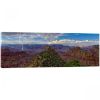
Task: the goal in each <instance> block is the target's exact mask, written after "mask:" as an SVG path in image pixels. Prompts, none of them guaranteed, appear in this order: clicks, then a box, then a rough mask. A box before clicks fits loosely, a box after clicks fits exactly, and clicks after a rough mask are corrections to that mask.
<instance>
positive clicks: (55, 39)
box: [1, 32, 99, 47]
mask: <svg viewBox="0 0 100 100" xmlns="http://www.w3.org/2000/svg"><path fill="white" fill-rule="evenodd" d="M1 36H2V38H1V39H2V44H62V45H68V46H80V47H82V46H91V45H98V44H99V34H97V33H94V34H93V33H25V32H23V33H21V32H2V33H1Z"/></svg>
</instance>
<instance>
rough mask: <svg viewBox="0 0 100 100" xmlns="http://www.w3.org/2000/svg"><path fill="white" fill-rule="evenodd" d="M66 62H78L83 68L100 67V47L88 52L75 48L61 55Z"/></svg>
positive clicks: (94, 47)
mask: <svg viewBox="0 0 100 100" xmlns="http://www.w3.org/2000/svg"><path fill="white" fill-rule="evenodd" d="M60 55H61V57H62V59H63V60H64V61H70V60H74V59H76V60H78V61H79V62H80V64H81V65H82V66H98V65H99V47H98V46H93V47H92V48H89V50H88V51H86V50H83V49H82V48H80V47H74V48H72V49H70V50H69V51H68V52H66V53H63V54H60Z"/></svg>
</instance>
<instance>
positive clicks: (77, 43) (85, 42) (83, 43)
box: [49, 39, 99, 47]
mask: <svg viewBox="0 0 100 100" xmlns="http://www.w3.org/2000/svg"><path fill="white" fill-rule="evenodd" d="M49 44H62V45H68V46H80V47H83V46H91V45H98V44H99V41H92V40H71V39H63V40H54V41H51V42H49Z"/></svg>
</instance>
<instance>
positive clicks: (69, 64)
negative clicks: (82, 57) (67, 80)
mask: <svg viewBox="0 0 100 100" xmlns="http://www.w3.org/2000/svg"><path fill="white" fill-rule="evenodd" d="M79 66H80V62H79V61H78V60H72V61H69V62H66V63H65V64H64V67H79Z"/></svg>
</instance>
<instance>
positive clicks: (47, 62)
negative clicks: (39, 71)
mask: <svg viewBox="0 0 100 100" xmlns="http://www.w3.org/2000/svg"><path fill="white" fill-rule="evenodd" d="M31 65H32V66H33V67H35V66H36V67H39V66H41V67H61V66H63V65H64V61H63V60H62V59H61V58H60V56H59V55H58V53H57V52H56V51H55V50H54V49H53V48H51V47H50V46H46V47H45V51H44V52H42V53H40V54H39V55H37V56H36V57H35V59H33V61H32V64H31Z"/></svg>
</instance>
